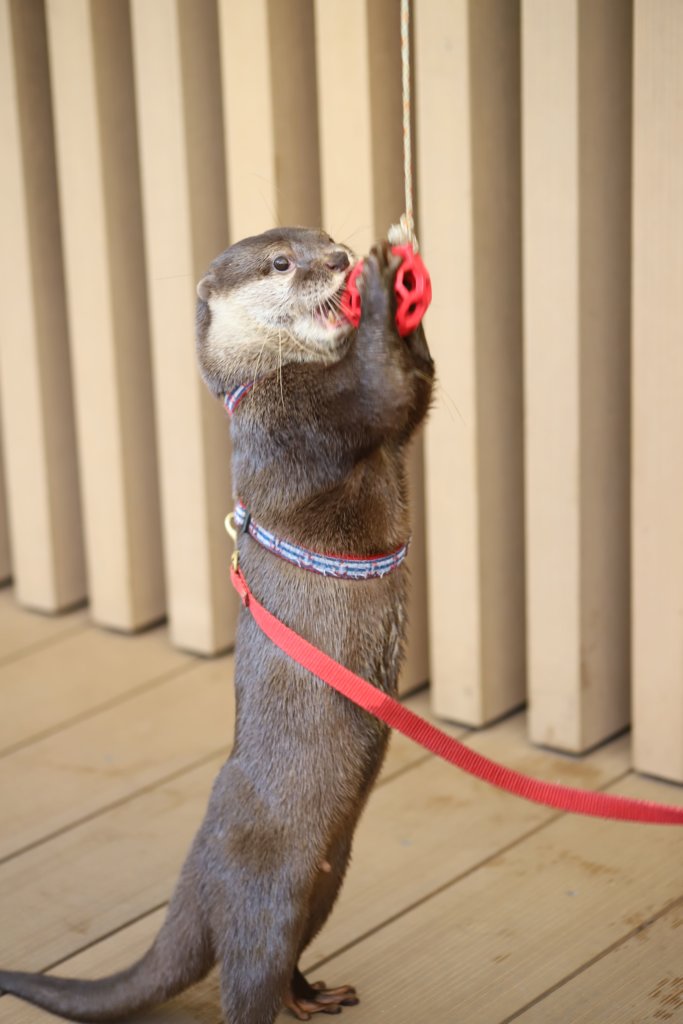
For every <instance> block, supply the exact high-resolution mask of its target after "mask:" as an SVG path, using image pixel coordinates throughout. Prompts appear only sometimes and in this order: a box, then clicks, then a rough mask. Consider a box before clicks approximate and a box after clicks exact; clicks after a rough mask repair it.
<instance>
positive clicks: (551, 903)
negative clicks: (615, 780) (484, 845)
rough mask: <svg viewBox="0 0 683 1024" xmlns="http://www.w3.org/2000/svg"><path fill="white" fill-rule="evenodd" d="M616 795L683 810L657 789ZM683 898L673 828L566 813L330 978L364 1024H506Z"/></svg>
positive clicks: (367, 942) (328, 966) (384, 932)
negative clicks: (386, 1019)
mask: <svg viewBox="0 0 683 1024" xmlns="http://www.w3.org/2000/svg"><path fill="white" fill-rule="evenodd" d="M617 788H618V790H619V792H623V793H625V794H628V795H631V796H637V797H642V798H646V799H654V800H657V799H659V800H667V801H673V802H678V803H683V791H680V790H673V789H672V788H671V787H667V786H666V785H664V784H661V783H656V782H654V781H652V780H645V779H637V778H636V777H634V776H631V777H629V779H628V781H627V782H625V783H623V784H620V785H619V786H618V787H617ZM653 863H656V865H657V870H656V871H655V872H653V870H652V865H653ZM682 894H683V867H682V866H681V858H680V837H679V835H678V832H677V830H676V829H666V828H659V829H658V828H653V827H650V826H646V825H644V826H637V825H632V824H614V823H609V824H608V823H603V822H598V821H593V820H589V819H579V818H573V817H571V816H569V817H567V816H565V817H561V818H560V819H558V820H555V821H553V822H552V823H551V824H549V825H548V827H547V828H544V829H541V830H540V831H538V832H536V833H535V834H533V835H530V836H529V837H528V838H526V839H525V840H524V841H522V842H519V843H517V844H515V845H513V846H511V847H510V848H508V849H505V850H504V851H503V852H501V853H499V854H498V855H497V856H494V857H493V858H492V859H490V860H488V861H487V862H486V863H483V864H482V865H481V867H480V868H479V869H478V870H476V871H474V872H472V873H469V874H467V875H465V876H464V877H462V878H461V879H460V880H458V881H457V882H456V884H453V885H451V886H450V887H449V888H447V889H446V890H444V891H442V892H439V893H437V894H436V895H435V896H434V897H433V898H432V899H428V900H426V901H424V902H422V903H420V904H419V905H418V906H417V907H415V909H413V910H411V911H410V912H408V913H406V914H403V915H402V916H400V917H399V918H398V919H397V920H395V921H391V922H389V923H388V924H386V926H385V927H384V928H380V929H378V930H377V931H375V932H374V933H373V934H371V935H369V936H368V937H367V938H365V939H363V940H362V941H360V942H357V943H355V944H353V945H352V946H351V948H349V949H348V950H347V951H345V952H343V953H341V955H339V956H336V957H333V958H331V959H329V960H328V961H326V962H325V965H324V974H323V976H324V977H325V978H326V979H327V980H328V981H329V982H330V983H332V982H334V983H335V984H336V983H341V982H344V983H348V982H351V983H353V984H354V985H357V986H358V989H359V991H360V994H361V998H362V1002H361V1005H360V1008H359V1011H358V1012H357V1014H356V1013H355V1014H354V1020H356V1021H357V1024H364V1022H366V1021H367V1022H370V1021H376V1020H380V1019H382V1017H383V1016H387V1015H389V1016H390V1018H391V1020H392V1021H395V1022H396V1024H409V1022H414V1021H416V1020H419V1021H421V1022H425V1024H443V1021H448V1020H452V1019H453V1013H454V1008H456V1012H457V1014H458V1016H459V1018H460V1019H462V1020H463V1021H467V1022H468V1024H501V1022H502V1021H510V1020H513V1019H516V1017H517V1014H518V1012H519V1011H520V1010H522V1009H523V1008H524V1007H525V1006H527V1005H528V1004H529V1002H531V1001H532V1000H534V999H536V998H537V997H538V996H540V995H542V994H543V993H545V992H547V991H548V990H549V989H550V988H551V987H553V986H554V985H557V984H560V983H561V982H562V981H563V979H565V978H566V977H567V976H568V975H569V974H571V973H572V972H573V971H574V970H578V969H580V968H581V967H582V966H583V965H584V964H585V963H587V962H589V961H590V960H591V959H592V958H593V957H597V956H600V955H601V954H602V953H603V952H604V951H606V950H607V949H609V947H610V946H611V945H612V944H613V943H614V942H618V941H620V940H621V939H623V938H624V937H625V936H627V935H630V934H631V933H632V931H633V928H634V921H641V920H645V919H647V918H648V917H649V916H650V915H652V914H656V913H658V912H659V911H661V910H663V909H664V908H666V907H667V906H668V905H669V904H670V903H671V901H672V900H675V899H679V898H680V897H681V895H682ZM454 965H457V969H454ZM650 970H651V988H652V990H654V989H655V988H656V987H657V985H658V983H659V982H660V980H661V979H663V978H664V975H665V973H666V972H665V970H663V969H662V967H660V965H659V964H658V963H657V961H656V960H652V961H650ZM314 973H315V974H316V976H317V975H318V974H320V973H322V972H321V971H320V970H319V969H316V970H315V972H314ZM542 1019H543V1020H546V1021H548V1020H552V1021H555V1020H562V1021H564V1020H570V1019H571V1020H572V1022H573V1020H574V1018H573V1017H571V1018H570V1017H566V1016H562V1015H560V1016H559V1017H553V1016H545V1017H543V1018H542ZM590 1019H592V1020H600V1021H601V1022H602V1018H601V1017H599V1016H593V1017H592V1018H590ZM619 1019H620V1020H625V1019H628V1018H624V1017H621V1018H619ZM639 1024H640V1019H639Z"/></svg>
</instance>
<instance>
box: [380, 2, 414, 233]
mask: <svg viewBox="0 0 683 1024" xmlns="http://www.w3.org/2000/svg"><path fill="white" fill-rule="evenodd" d="M401 91H402V96H403V180H404V184H405V200H406V206H405V213H404V214H403V216H402V217H401V219H400V221H399V223H398V224H392V225H391V227H390V228H389V231H388V233H387V237H388V239H389V242H390V243H391V244H392V245H405V244H406V243H409V244H410V245H412V247H413V249H414V250H415V252H417V250H418V245H417V238H416V237H415V216H414V211H413V140H412V124H411V117H410V111H411V96H410V0H401Z"/></svg>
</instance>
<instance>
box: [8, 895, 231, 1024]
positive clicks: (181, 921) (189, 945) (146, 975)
mask: <svg viewBox="0 0 683 1024" xmlns="http://www.w3.org/2000/svg"><path fill="white" fill-rule="evenodd" d="M182 888H184V887H181V886H179V887H178V890H176V893H175V895H174V898H173V900H172V902H171V905H170V907H169V911H168V914H167V917H166V920H165V922H164V924H163V926H162V928H161V931H160V932H159V934H158V935H157V937H156V939H155V940H154V943H153V945H152V947H151V948H150V949H149V950H148V952H147V953H145V955H144V956H143V957H142V958H141V959H140V960H138V961H137V963H134V964H133V965H132V966H131V967H128V968H126V970H124V971H120V972H119V973H118V974H112V975H110V976H109V977H107V978H101V979H99V980H97V981H81V980H77V979H75V978H74V979H72V978H55V977H53V976H52V975H45V974H25V973H23V972H20V971H0V993H10V994H12V995H15V996H18V997H19V998H20V999H25V1000H27V1002H29V1003H33V1004H34V1005H35V1006H40V1007H41V1008H42V1009H44V1010H48V1011H49V1012H50V1013H55V1014H57V1015H58V1016H60V1017H66V1018H68V1019H69V1020H75V1021H88V1022H97V1021H111V1020H117V1019H120V1018H121V1017H125V1016H127V1015H128V1014H131V1013H135V1012H136V1011H138V1010H143V1009H146V1008H147V1007H150V1006H155V1005H156V1004H157V1003H161V1002H164V1000H166V999H170V998H171V996H174V995H177V994H178V993H179V992H182V991H183V989H185V988H187V987H188V986H189V985H192V984H194V982H196V981H199V980H200V979H201V978H203V977H204V975H205V974H207V973H208V971H209V970H210V969H211V967H212V966H213V964H214V954H213V949H212V943H211V941H210V938H209V935H208V932H207V930H206V928H205V926H204V923H203V920H202V916H201V914H200V911H199V907H198V905H197V902H196V900H195V899H189V898H188V897H189V896H190V894H189V893H188V892H187V890H185V892H182Z"/></svg>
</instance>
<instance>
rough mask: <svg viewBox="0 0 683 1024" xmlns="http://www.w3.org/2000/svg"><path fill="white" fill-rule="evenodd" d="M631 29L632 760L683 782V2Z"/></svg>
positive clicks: (659, 7)
mask: <svg viewBox="0 0 683 1024" xmlns="http://www.w3.org/2000/svg"><path fill="white" fill-rule="evenodd" d="M634 32H635V40H634V42H635V46H634V53H635V68H634V168H633V174H634V183H633V185H634V187H633V676H634V679H633V683H634V701H633V716H634V719H633V729H634V761H635V765H636V767H637V768H639V769H641V770H642V771H646V772H651V773H653V774H655V775H661V776H664V777H665V778H668V779H675V780H676V781H678V782H683V739H682V738H683V464H682V462H681V455H680V445H681V438H682V437H683V397H682V396H683V287H682V284H683V191H682V190H681V182H682V181H683V117H682V112H683V6H682V5H681V4H680V3H677V2H676V0H659V2H658V3H656V4H653V3H648V2H642V0H637V2H636V5H635V25H634Z"/></svg>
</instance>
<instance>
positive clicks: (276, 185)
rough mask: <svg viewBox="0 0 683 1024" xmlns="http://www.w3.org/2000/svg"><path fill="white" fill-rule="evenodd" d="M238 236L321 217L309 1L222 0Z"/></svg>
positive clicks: (232, 212)
mask: <svg viewBox="0 0 683 1024" xmlns="http://www.w3.org/2000/svg"><path fill="white" fill-rule="evenodd" d="M219 14H220V39H221V55H222V70H223V104H224V109H225V142H226V165H227V182H228V220H229V224H230V235H231V239H232V240H233V241H235V240H237V239H239V238H243V237H244V236H246V235H252V234H257V233H258V232H260V231H264V230H266V229H267V228H270V227H273V226H274V225H276V224H291V223H294V224H303V225H312V226H316V225H318V224H319V222H320V186H319V179H318V129H317V119H316V81H315V61H314V58H313V43H314V33H313V7H312V2H311V0H285V2H283V0H280V2H277V3H275V2H269V0H253V2H252V3H249V4H245V3H242V2H241V0H219Z"/></svg>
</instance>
